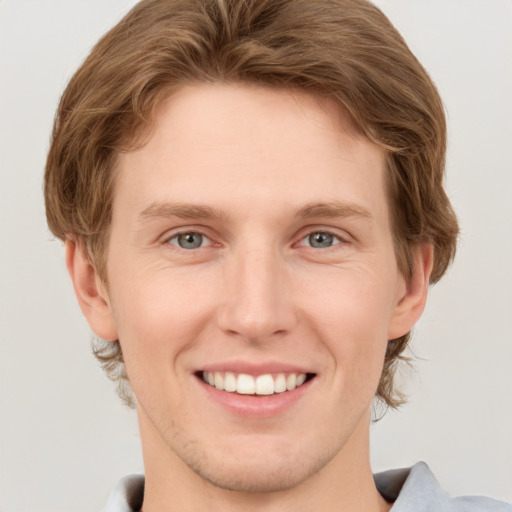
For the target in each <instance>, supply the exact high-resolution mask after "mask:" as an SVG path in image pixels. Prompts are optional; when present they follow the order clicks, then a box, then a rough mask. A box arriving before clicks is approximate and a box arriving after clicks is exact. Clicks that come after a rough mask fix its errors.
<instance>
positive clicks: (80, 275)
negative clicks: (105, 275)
mask: <svg viewBox="0 0 512 512" xmlns="http://www.w3.org/2000/svg"><path fill="white" fill-rule="evenodd" d="M65 248H66V266H67V268H68V272H69V275H70V276H71V280H72V281H73V287H74V289H75V294H76V297H77V299H78V304H79V305H80V308H81V310H82V313H83V314H84V316H85V318H86V319H87V321H88V322H89V325H90V327H91V329H92V330H93V331H94V333H95V334H96V335H97V336H99V337H100V338H102V339H104V340H107V341H113V340H117V339H118V335H117V329H116V326H115V322H114V316H113V314H112V308H111V305H110V302H109V299H108V295H107V292H106V289H105V286H104V285H103V283H102V281H101V279H100V277H99V276H98V274H97V272H96V270H95V269H94V267H93V266H92V264H91V262H90V260H89V256H88V254H87V250H86V248H85V247H84V244H83V243H82V242H81V241H75V240H71V239H69V238H68V239H67V240H66V242H65Z"/></svg>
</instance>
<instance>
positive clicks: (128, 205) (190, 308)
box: [92, 85, 407, 491]
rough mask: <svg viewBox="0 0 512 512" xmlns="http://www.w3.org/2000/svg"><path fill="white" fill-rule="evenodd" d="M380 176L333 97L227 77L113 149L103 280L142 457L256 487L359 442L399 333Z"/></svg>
mask: <svg viewBox="0 0 512 512" xmlns="http://www.w3.org/2000/svg"><path fill="white" fill-rule="evenodd" d="M384 172H385V157H384V154H383V152H382V151H381V150H380V149H378V148H377V147H376V146H374V145H373V144H371V143H370V142H368V141H366V140H365V139H363V138H362V137H360V136H359V135H357V134H356V133H355V131H354V130H353V129H352V127H351V126H350V123H349V121H348V120H347V119H346V118H345V117H344V114H343V113H342V112H341V111H340V110H339V109H338V108H337V107H336V106H335V105H334V104H333V103H330V102H329V101H326V100H322V99H320V98H316V97H313V96H309V95H306V94H303V93H293V92H290V91H283V90H271V89H265V88H258V87H256V86H252V87H250V86H242V85H197V86H188V87H186V88H183V89H181V90H180V91H178V92H177V93H175V94H174V95H173V96H171V97H170V99H169V100H168V101H167V102H166V103H164V104H162V105H161V106H160V108H159V110H158V112H157V116H156V124H155V130H154V132H153V133H152V135H151V137H150V139H149V141H148V143H147V144H146V145H145V146H144V147H142V148H140V149H137V150H134V151H131V152H128V153H125V154H122V155H120V157H119V160H118V166H117V173H118V175H117V182H116V190H115V197H114V206H113V220H112V229H111V237H110V241H109V249H108V254H107V275H108V291H107V292H104V294H105V300H106V304H107V305H106V307H107V309H108V312H107V316H110V320H109V321H110V322H111V325H112V326H113V327H112V333H111V337H118V338H119V339H120V342H121V346H122V350H123V353H124V358H125V362H126V368H127V371H128V375H129V378H130V382H131V384H132V387H133V389H134V392H135V395H136V397H137V401H138V408H139V416H140V422H141V435H142V441H143V446H144V449H145V457H147V458H149V459H151V460H152V461H153V465H155V464H156V465H158V464H161V465H162V464H167V465H171V466H172V465H174V466H175V467H177V466H181V471H190V472H191V474H194V475H195V476H197V475H199V477H201V478H202V479H204V480H207V481H209V482H211V483H213V484H214V485H216V486H219V487H222V488H227V489H238V490H253V491H254V490H256V491H262V490H273V489H285V488H289V487H292V486H294V485H297V484H299V483H301V482H303V481H305V480H307V479H308V478H309V477H311V476H312V475H314V474H315V473H317V471H319V470H320V469H322V468H326V467H328V466H332V467H336V465H341V464H354V461H355V460H356V459H357V457H360V456H362V454H365V455H366V451H367V444H368V443H367V436H368V425H369V408H370V405H371V402H372V398H373V396H374V394H375V391H376V388H377V385H378V382H379V378H380V374H381V370H382V364H383V359H384V353H385V349H386V344H387V340H388V339H390V338H394V337H398V336H400V335H402V334H404V333H405V332H406V331H403V332H402V331H401V329H403V326H402V324H400V321H399V320H398V318H399V311H400V307H401V304H402V302H403V297H404V294H406V293H407V287H406V285H405V283H404V281H403V279H402V278H401V276H400V275H399V273H398V271H397V265H396V260H395V255H394V251H393V242H392V235H391V229H390V220H389V211H388V205H387V201H386V194H385V187H384ZM102 321H103V322H107V320H102ZM93 323H94V322H92V324H93ZM100 324H101V322H100ZM100 324H98V325H100ZM93 327H94V326H93ZM101 329H102V327H101V325H100V326H99V327H97V329H96V330H97V331H100V332H101ZM156 459H158V461H157V460H156ZM146 465H147V464H146Z"/></svg>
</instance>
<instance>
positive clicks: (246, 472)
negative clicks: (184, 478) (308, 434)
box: [182, 445, 334, 493]
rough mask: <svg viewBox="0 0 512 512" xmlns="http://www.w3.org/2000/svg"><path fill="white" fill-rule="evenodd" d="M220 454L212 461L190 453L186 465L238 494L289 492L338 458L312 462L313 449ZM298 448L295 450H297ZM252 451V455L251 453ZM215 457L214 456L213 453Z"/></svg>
mask: <svg viewBox="0 0 512 512" xmlns="http://www.w3.org/2000/svg"><path fill="white" fill-rule="evenodd" d="M253 446H254V449H253V450H233V449H232V450H230V451H229V452H228V451H218V452H217V453H215V454H211V455H210V456H209V457H206V456H205V455H202V456H200V455H199V454H198V453H194V454H193V453H191V452H188V454H186V456H185V457H182V460H183V462H185V464H186V465H187V466H188V467H189V468H190V469H192V471H193V472H194V473H196V475H198V476H199V477H200V478H201V479H202V480H203V481H206V482H209V483H210V484H212V485H213V486H215V487H217V488H220V489H224V490H228V491H234V492H244V493H269V492H278V491H285V490H288V489H291V488H294V487H296V486H298V485H300V484H301V483H302V482H304V481H305V480H307V479H308V478H310V477H311V476H313V475H314V474H316V473H317V472H318V471H320V470H321V469H322V468H323V467H324V466H326V465H327V464H328V463H329V461H330V460H331V459H332V457H333V455H334V454H329V455H327V454H326V455H325V456H323V457H321V456H319V454H318V453H317V454H316V457H314V458H312V456H311V454H312V453H314V450H313V451H311V450H310V448H311V447H309V448H308V447H307V446H302V447H301V449H299V450H297V446H295V447H293V446H291V447H290V448H292V449H291V450H290V451H288V453H284V451H283V449H282V447H281V449H277V450H276V449H262V447H261V446H260V447H259V448H256V446H255V445H253ZM293 448H295V449H293ZM251 451H252V453H251ZM210 453H211V452H210Z"/></svg>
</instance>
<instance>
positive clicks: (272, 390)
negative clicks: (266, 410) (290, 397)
mask: <svg viewBox="0 0 512 512" xmlns="http://www.w3.org/2000/svg"><path fill="white" fill-rule="evenodd" d="M196 375H197V376H198V377H199V378H200V379H202V380H203V381H204V382H205V383H206V384H208V385H209V386H212V387H214V388H216V389H218V390H220V391H227V392H228V393H237V394H239V395H264V396H268V395H274V394H277V393H285V392H286V391H293V390H294V389H296V388H298V387H300V386H303V385H304V384H305V383H306V382H308V381H310V380H311V379H313V378H314V377H315V374H314V373H277V374H271V373H266V374H263V375H248V374H246V373H234V372H207V371H201V372H197V374H196Z"/></svg>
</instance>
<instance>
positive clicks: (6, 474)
mask: <svg viewBox="0 0 512 512" xmlns="http://www.w3.org/2000/svg"><path fill="white" fill-rule="evenodd" d="M312 1H314V0H312ZM133 3H134V2H133V1H131V0H0V510H1V511H3V512H22V511H23V512H29V511H30V512H43V511H53V512H60V511H62V512H64V511H66V512H69V511H77V512H78V511H80V512H82V511H94V510H99V509H100V508H101V506H102V504H103V502H104V500H105V498H106V495H107V493H108V491H109V489H110V488H111V486H112V485H113V484H114V483H115V481H116V480H117V479H118V478H119V477H121V476H123V475H124V474H127V473H130V472H138V471H142V462H141V456H140V448H139V440H138V434H137V425H136V419H135V413H134V412H133V411H130V410H128V409H126V408H124V407H123V406H122V405H121V404H120V402H119V400H118V399H117V397H116V395H115V392H114V386H113V385H112V383H110V382H109V381H108V380H107V379H106V377H105V376H104V375H103V374H102V372H101V371H100V369H99V368H98V366H97V364H96V362H95V360H94V358H93V357H92V356H91V355H90V347H89V342H90V336H91V334H90V331H89V329H88V327H87V325H86V323H85V321H84V320H83V319H82V317H81V314H80V311H79V309H78V306H77V305H76V301H75V298H74V296H73V292H72V288H71V284H70V282H69V279H68V277H67V275H66V271H65V267H64V252H63V249H62V246H61V244H60V242H55V241H52V237H51V236H50V234H49V232H48V230H47V228H46V224H45V219H44V206H43V200H42V175H43V168H44V161H45V154H46V151H47V149H48V141H49V135H50V129H51V125H52V119H53V115H54V111H55V108H56V105H57V101H58V98H59V95H60V94H61V92H62V91H63V89H64V87H65V84H66V82H67V80H68V79H69V78H70V76H71V74H72V73H73V71H74V70H75V69H76V68H77V66H78V65H79V63H80V62H81V61H82V60H83V58H84V57H85V56H86V54H87V53H88V51H89V49H90V48H91V46H92V45H93V44H94V42H95V41H96V40H97V39H98V37H99V36H100V35H101V34H102V33H103V32H104V31H106V30H107V29H108V28H110V26H111V25H113V24H114V23H115V22H116V21H117V20H118V19H119V18H120V17H121V15H122V14H124V13H125V12H126V11H127V10H128V9H129V7H130V6H131V5H133ZM377 3H378V5H379V6H381V7H382V9H383V10H384V11H385V12H386V14H387V15H388V16H389V17H390V18H391V20H392V21H393V22H394V23H395V25H396V26H397V27H398V29H399V30H400V31H401V32H402V34H403V35H404V37H405V38H406V40H407V41H408V43H409V45H410V46H411V48H412V50H413V51H414V52H415V53H416V55H417V56H418V57H419V59H420V60H421V61H422V63H423V64H424V65H425V67H426V68H427V69H428V70H429V72H430V73H431V75H432V77H433V78H434V80H435V81H436V83H437V84H438V86H439V89H440V91H441V95H442V96H443V98H444V101H445V104H446V110H447V115H448V122H449V133H450V141H449V154H448V181H447V184H448V190H449V193H450V195H451V198H452V201H453V203H454V206H455V208H456V210H457V212H458V214H459V216H460V221H461V227H462V237H461V240H460V246H459V252H458V255H457V260H456V263H455V265H454V266H453V267H452V269H451V270H450V272H449V274H448V275H447V276H446V277H445V278H444V280H443V281H442V282H441V283H440V284H438V285H436V286H435V287H434V288H433V289H432V290H431V296H430V302H429V305H428V307H427V311H426V313H425V315H424V317H423V319H422V320H421V321H420V323H419V325H418V326H417V328H416V331H415V336H414V343H413V348H414V352H415V353H416V355H417V356H418V357H419V358H420V359H419V360H418V361H416V363H415V371H414V372H412V373H411V372H409V373H406V374H404V377H403V378H404V381H406V382H407V389H408V390H409V392H410V395H411V396H410V403H409V404H408V405H406V406H405V407H403V408H402V409H401V410H400V411H398V412H393V413H389V414H388V415H387V416H386V417H385V418H384V419H383V420H382V421H380V422H378V423H377V424H376V425H374V426H373V427H372V449H373V465H374V469H375V470H382V469H385V468H390V467H399V466H408V465H411V464H413V463H414V462H416V461H417V460H420V459H422V460H426V461H427V462H428V463H429V465H430V466H431V468H432V469H433V471H434V472H435V474H436V475H437V476H438V478H439V480H440V481H441V482H442V484H443V486H444V487H445V488H446V489H447V491H448V492H450V493H452V494H487V495H491V496H494V497H497V498H501V499H504V500H508V501H512V371H511V363H512V270H511V262H512V201H511V193H512V151H511V146H512V121H511V119H512V95H511V91H512V30H511V27H512V2H511V1H510V0H380V1H378V2H377Z"/></svg>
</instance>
